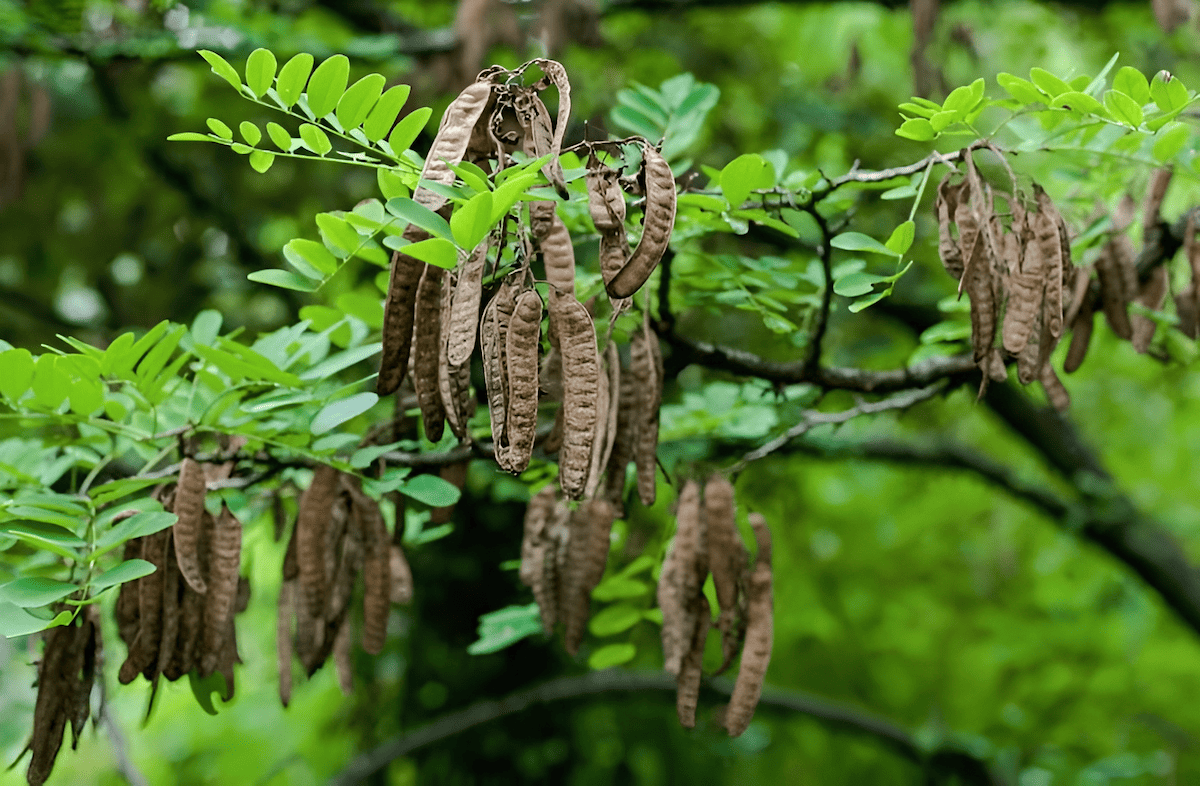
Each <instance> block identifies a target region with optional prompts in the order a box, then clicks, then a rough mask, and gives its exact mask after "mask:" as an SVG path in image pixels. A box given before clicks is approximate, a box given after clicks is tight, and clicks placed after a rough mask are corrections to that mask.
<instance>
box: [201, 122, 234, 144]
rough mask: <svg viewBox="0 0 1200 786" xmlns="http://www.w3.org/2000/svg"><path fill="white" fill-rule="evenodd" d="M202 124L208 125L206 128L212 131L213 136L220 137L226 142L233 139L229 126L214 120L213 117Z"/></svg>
mask: <svg viewBox="0 0 1200 786" xmlns="http://www.w3.org/2000/svg"><path fill="white" fill-rule="evenodd" d="M204 122H205V123H207V124H208V127H209V128H211V129H212V132H213V133H214V134H216V135H217V136H219V137H221V138H222V139H224V140H226V141H230V140H232V139H233V129H232V128H230V127H229V126H227V125H225V124H224V123H222V122H221V121H220V120H218V119H216V118H215V117H210V118H208V119H207V120H205V121H204Z"/></svg>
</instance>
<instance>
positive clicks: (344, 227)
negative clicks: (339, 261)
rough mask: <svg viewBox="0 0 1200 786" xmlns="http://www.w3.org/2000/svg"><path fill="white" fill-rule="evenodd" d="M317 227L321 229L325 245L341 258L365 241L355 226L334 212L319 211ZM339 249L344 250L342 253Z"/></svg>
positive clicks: (347, 255) (351, 252)
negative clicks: (339, 252)
mask: <svg viewBox="0 0 1200 786" xmlns="http://www.w3.org/2000/svg"><path fill="white" fill-rule="evenodd" d="M317 228H318V229H320V230H321V239H322V240H324V241H325V245H326V246H327V247H329V250H330V251H332V252H333V255H334V256H336V257H339V258H343V259H344V258H346V257H349V256H350V255H351V254H353V253H354V252H355V251H356V250H357V249H358V247H359V246H360V245H362V243H363V238H362V236H360V235H359V234H358V232H356V231H355V230H354V227H352V226H350V224H349V223H348V222H347V221H346V220H345V219H343V218H338V217H337V216H335V215H333V214H332V213H317ZM338 249H340V250H341V251H342V253H341V254H338V253H337V251H338Z"/></svg>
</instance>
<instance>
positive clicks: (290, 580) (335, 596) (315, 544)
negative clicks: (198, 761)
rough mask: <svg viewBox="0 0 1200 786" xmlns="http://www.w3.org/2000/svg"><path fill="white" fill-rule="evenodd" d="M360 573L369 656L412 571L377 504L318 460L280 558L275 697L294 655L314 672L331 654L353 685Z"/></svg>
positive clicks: (288, 679) (286, 690)
mask: <svg viewBox="0 0 1200 786" xmlns="http://www.w3.org/2000/svg"><path fill="white" fill-rule="evenodd" d="M359 574H361V575H362V578H363V630H362V647H363V649H364V650H365V651H367V652H369V653H371V654H372V655H377V654H379V652H381V651H382V650H383V646H384V644H385V643H386V640H387V623H388V615H389V610H390V605H391V603H393V602H399V603H406V602H408V601H409V600H410V599H411V598H412V573H411V571H410V570H409V568H408V563H407V561H406V560H405V558H404V553H403V551H401V549H400V546H399V545H398V544H396V543H393V542H392V538H391V537H390V536H389V534H388V531H387V524H386V523H385V522H384V519H383V514H382V512H381V511H380V507H379V503H378V502H377V501H376V500H374V499H372V498H371V497H370V496H369V495H368V494H367V493H366V492H364V491H363V490H362V487H361V486H360V484H359V481H358V480H357V479H356V478H354V477H353V476H351V475H348V474H345V473H342V472H339V471H338V470H336V469H333V468H332V467H329V466H326V465H321V466H319V467H318V468H317V469H316V470H315V471H314V472H313V479H312V482H311V483H310V484H309V486H308V488H307V489H305V490H304V492H303V493H302V494H301V495H300V509H299V513H298V515H297V517H296V526H295V529H294V530H293V531H292V537H291V539H290V540H289V541H288V546H287V552H286V554H285V557H284V562H283V586H282V588H281V590H280V595H279V611H278V614H279V616H278V618H277V621H276V646H277V652H278V657H279V695H280V699H281V701H282V702H283V704H284V706H287V704H288V702H289V701H290V700H291V692H292V656H293V655H295V656H296V657H297V658H299V660H300V663H301V665H302V666H303V667H304V670H305V673H306V674H307V675H309V676H312V674H314V673H315V672H316V671H317V669H319V668H320V667H321V666H322V665H323V664H324V663H325V661H326V660H327V659H328V658H329V656H330V655H333V656H334V661H335V665H336V666H337V669H338V677H339V681H340V683H341V685H342V687H343V689H344V690H346V691H349V690H350V687H351V686H350V673H351V670H350V666H349V663H350V661H349V658H350V648H351V628H350V625H349V624H348V621H347V620H348V617H349V614H350V608H351V601H352V599H353V595H354V586H355V583H356V581H357V579H358V576H359Z"/></svg>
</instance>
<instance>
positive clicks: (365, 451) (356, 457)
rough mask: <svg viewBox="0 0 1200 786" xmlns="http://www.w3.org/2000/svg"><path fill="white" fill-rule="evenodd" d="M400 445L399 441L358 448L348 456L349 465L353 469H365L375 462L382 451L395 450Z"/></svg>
mask: <svg viewBox="0 0 1200 786" xmlns="http://www.w3.org/2000/svg"><path fill="white" fill-rule="evenodd" d="M400 445H401V443H400V442H392V443H389V444H387V445H371V446H370V447H367V448H359V449H358V450H356V451H354V454H353V455H351V456H350V466H352V467H354V468H355V469H366V468H367V467H369V466H371V465H372V464H373V463H375V460H376V459H378V458H379V457H380V456H382V455H383V454H384V453H387V452H389V451H392V450H395V449H396V448H398V447H400Z"/></svg>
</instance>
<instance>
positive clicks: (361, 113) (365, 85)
mask: <svg viewBox="0 0 1200 786" xmlns="http://www.w3.org/2000/svg"><path fill="white" fill-rule="evenodd" d="M386 82H387V80H386V79H384V78H383V74H367V75H366V76H364V77H363V78H362V79H360V80H358V81H357V82H355V83H354V84H352V85H350V87H349V89H347V90H346V92H345V93H343V94H342V97H341V98H340V99H338V102H337V111H336V113H335V114H336V117H337V120H338V122H339V123H341V124H342V128H343V129H345V130H346V132H347V133H349V131H350V130H351V129H354V128H358V127H359V126H360V125H362V124H363V121H364V120H366V119H367V115H368V114H370V112H371V108H372V107H374V106H375V102H376V101H378V100H379V97H380V95H382V94H383V86H384V84H386ZM309 108H310V109H311V108H312V106H311V104H310V105H309Z"/></svg>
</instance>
